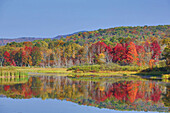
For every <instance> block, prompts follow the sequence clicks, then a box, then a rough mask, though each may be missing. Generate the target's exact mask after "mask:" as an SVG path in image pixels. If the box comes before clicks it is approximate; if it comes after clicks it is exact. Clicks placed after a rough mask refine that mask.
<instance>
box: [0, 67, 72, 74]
mask: <svg viewBox="0 0 170 113" xmlns="http://www.w3.org/2000/svg"><path fill="white" fill-rule="evenodd" d="M0 70H2V71H20V72H32V73H61V74H62V73H63V74H68V73H71V71H67V69H66V68H51V67H49V68H39V67H1V68H0Z"/></svg>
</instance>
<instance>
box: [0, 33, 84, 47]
mask: <svg viewBox="0 0 170 113" xmlns="http://www.w3.org/2000/svg"><path fill="white" fill-rule="evenodd" d="M80 32H86V31H80ZM77 33H79V32H75V33H72V34H67V35H58V36H56V37H54V38H51V39H60V38H61V37H63V38H66V37H67V36H71V35H74V34H77ZM43 39H44V38H35V37H22V38H13V39H5V38H0V46H3V45H6V44H7V43H11V42H27V41H30V42H32V41H34V40H43Z"/></svg>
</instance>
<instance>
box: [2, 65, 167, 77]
mask: <svg viewBox="0 0 170 113" xmlns="http://www.w3.org/2000/svg"><path fill="white" fill-rule="evenodd" d="M0 71H1V72H2V71H3V72H8V71H10V72H15V71H19V72H25V73H28V72H29V74H36V73H37V74H38V73H39V75H41V73H44V74H49V75H55V74H62V75H63V76H89V75H95V76H114V75H116V76H151V77H155V76H158V77H161V76H162V75H169V73H167V72H164V71H159V72H158V71H150V72H141V71H99V72H85V73H84V72H82V71H79V72H74V71H68V69H67V68H50V67H49V68H39V67H10V66H9V67H0Z"/></svg>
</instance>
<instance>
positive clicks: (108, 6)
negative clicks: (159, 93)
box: [0, 0, 170, 38]
mask: <svg viewBox="0 0 170 113" xmlns="http://www.w3.org/2000/svg"><path fill="white" fill-rule="evenodd" d="M164 24H170V0H0V38H17V37H43V38H47V37H49V38H51V37H55V36H57V35H61V34H69V33H74V32H77V31H84V30H97V29H99V28H103V29H104V28H110V27H116V26H143V25H164Z"/></svg>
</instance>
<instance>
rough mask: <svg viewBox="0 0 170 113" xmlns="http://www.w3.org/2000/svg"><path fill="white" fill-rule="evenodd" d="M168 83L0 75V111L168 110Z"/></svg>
mask: <svg viewBox="0 0 170 113" xmlns="http://www.w3.org/2000/svg"><path fill="white" fill-rule="evenodd" d="M169 110H170V85H169V83H165V82H158V81H149V80H137V79H134V78H131V79H129V78H128V79H127V78H119V77H117V78H116V77H112V78H111V77H110V78H90V77H81V78H70V77H62V76H30V77H24V78H19V79H10V78H8V79H2V78H0V113H70V112H74V113H104V112H107V113H115V112H117V113H119V112H122V111H123V112H145V111H148V112H168V111H169Z"/></svg>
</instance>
